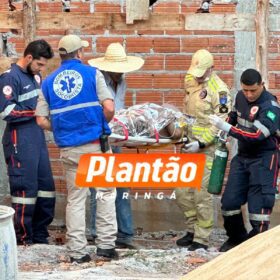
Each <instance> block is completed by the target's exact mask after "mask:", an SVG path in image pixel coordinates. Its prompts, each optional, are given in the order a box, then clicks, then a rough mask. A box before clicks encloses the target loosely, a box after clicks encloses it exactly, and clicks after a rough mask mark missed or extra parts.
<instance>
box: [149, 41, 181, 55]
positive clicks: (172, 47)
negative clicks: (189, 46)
mask: <svg viewBox="0 0 280 280" xmlns="http://www.w3.org/2000/svg"><path fill="white" fill-rule="evenodd" d="M154 51H155V52H157V53H179V52H180V39H177V38H176V39H174V38H155V39H154Z"/></svg>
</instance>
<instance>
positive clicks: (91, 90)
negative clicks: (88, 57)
mask: <svg viewBox="0 0 280 280" xmlns="http://www.w3.org/2000/svg"><path fill="white" fill-rule="evenodd" d="M42 90H43V94H44V96H45V99H46V101H47V102H48V104H49V108H50V115H51V124H52V129H53V134H54V139H55V142H56V144H57V145H58V146H59V147H69V146H80V145H83V144H86V143H90V142H92V141H94V140H97V139H99V137H100V136H101V135H102V134H107V135H109V134H110V133H111V131H110V128H109V126H108V123H107V121H106V119H105V116H104V113H103V108H102V106H101V105H100V103H99V99H98V96H97V93H96V70H95V68H93V67H91V66H87V65H84V64H82V63H81V62H80V61H79V60H77V59H71V60H66V61H63V62H62V64H61V66H60V67H59V68H58V69H57V70H56V71H55V72H53V73H52V74H51V75H50V76H48V77H47V79H46V80H45V81H44V82H43V85H42Z"/></svg>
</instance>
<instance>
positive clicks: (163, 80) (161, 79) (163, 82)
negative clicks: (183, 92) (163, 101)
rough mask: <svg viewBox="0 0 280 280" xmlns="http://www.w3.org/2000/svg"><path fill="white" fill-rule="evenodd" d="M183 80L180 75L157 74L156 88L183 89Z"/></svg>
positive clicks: (155, 78)
mask: <svg viewBox="0 0 280 280" xmlns="http://www.w3.org/2000/svg"><path fill="white" fill-rule="evenodd" d="M182 87H183V78H182V77H181V75H180V74H155V75H154V88H164V89H169V88H176V89H178V88H182Z"/></svg>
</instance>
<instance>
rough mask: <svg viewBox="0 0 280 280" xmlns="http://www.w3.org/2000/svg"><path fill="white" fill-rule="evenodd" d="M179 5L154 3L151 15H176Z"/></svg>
mask: <svg viewBox="0 0 280 280" xmlns="http://www.w3.org/2000/svg"><path fill="white" fill-rule="evenodd" d="M179 8H180V6H179V4H178V3H158V4H157V3H156V4H155V5H154V6H153V8H152V11H153V13H160V14H178V13H179Z"/></svg>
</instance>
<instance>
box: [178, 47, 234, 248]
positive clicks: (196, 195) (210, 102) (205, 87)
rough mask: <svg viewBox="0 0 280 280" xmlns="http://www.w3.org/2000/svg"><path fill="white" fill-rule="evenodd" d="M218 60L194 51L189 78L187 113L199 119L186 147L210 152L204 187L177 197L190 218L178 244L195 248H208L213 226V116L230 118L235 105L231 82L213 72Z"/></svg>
mask: <svg viewBox="0 0 280 280" xmlns="http://www.w3.org/2000/svg"><path fill="white" fill-rule="evenodd" d="M213 65H214V60H213V56H212V54H211V53H210V52H208V51H207V50H205V49H201V50H198V51H197V52H195V53H194V55H193V57H192V61H191V66H190V68H189V70H188V72H187V75H186V77H185V91H186V95H185V100H184V113H186V114H188V115H191V116H193V117H194V118H195V119H196V122H195V123H194V125H193V126H191V127H189V128H188V132H187V134H188V138H189V139H190V143H188V144H186V145H185V146H184V147H182V151H183V152H185V153H204V154H206V166H205V169H204V177H203V183H202V188H201V190H200V191H197V190H194V189H193V188H182V189H179V188H178V189H177V190H176V198H177V199H176V200H177V203H178V205H179V207H180V208H181V209H182V211H183V213H184V215H185V217H186V229H187V234H186V235H185V236H184V237H182V238H180V239H178V240H177V242H176V243H177V245H178V246H184V247H188V249H189V250H191V251H194V250H196V249H198V248H203V249H207V248H208V242H209V236H210V233H211V230H212V227H213V200H212V196H211V195H210V194H209V193H208V192H207V187H208V182H209V178H210V173H211V167H212V162H213V157H214V150H215V144H214V143H215V137H216V135H217V133H218V130H217V129H216V127H215V126H213V125H212V126H211V124H210V122H209V119H208V117H209V115H211V114H215V115H217V116H220V117H221V118H224V119H225V118H226V117H227V113H228V111H229V107H230V105H231V98H230V92H229V89H228V87H227V85H226V84H225V83H224V82H223V81H222V80H221V79H220V78H219V77H218V76H217V74H216V73H215V72H213Z"/></svg>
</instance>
